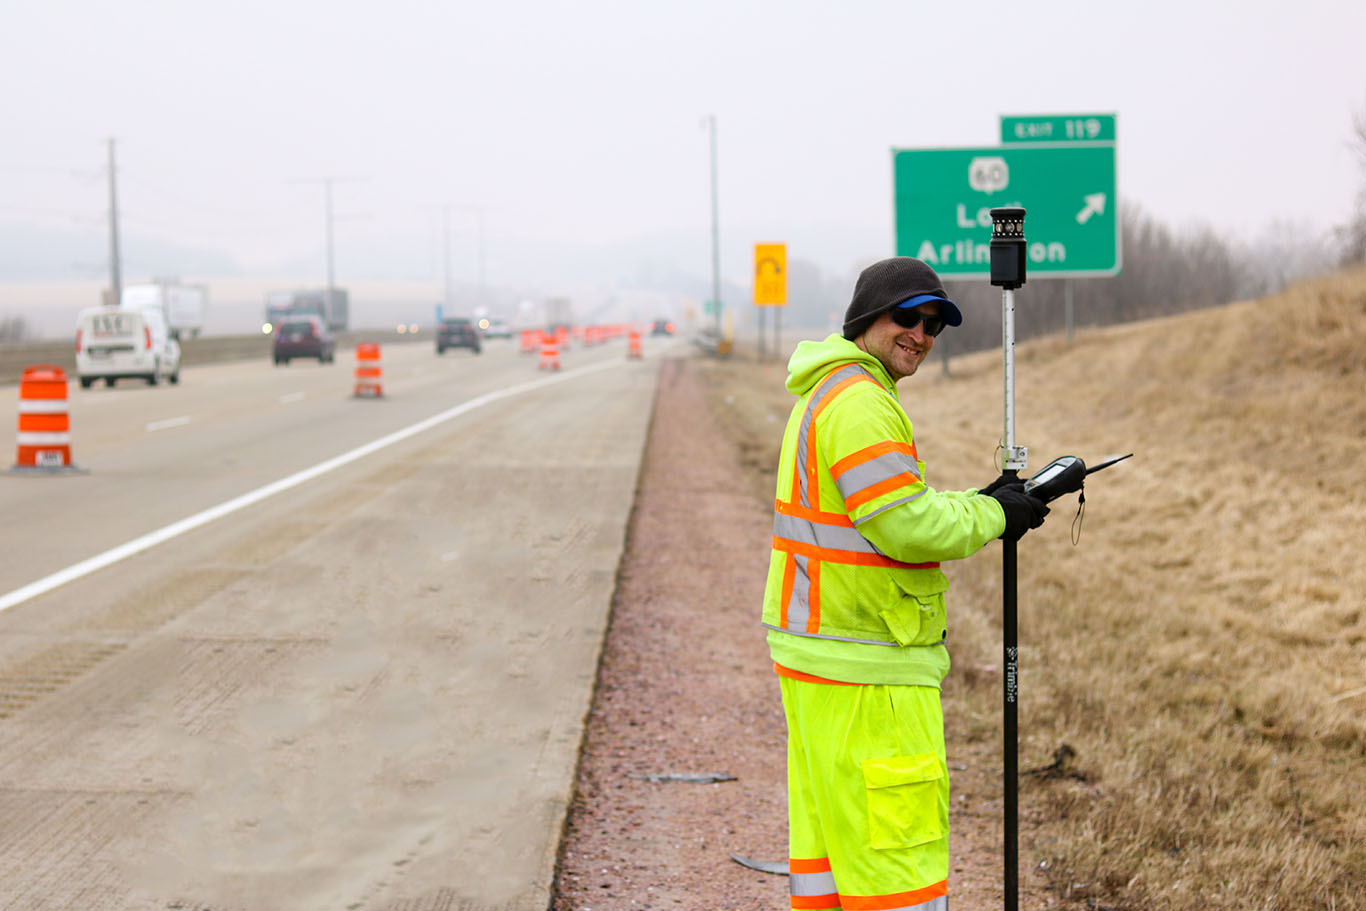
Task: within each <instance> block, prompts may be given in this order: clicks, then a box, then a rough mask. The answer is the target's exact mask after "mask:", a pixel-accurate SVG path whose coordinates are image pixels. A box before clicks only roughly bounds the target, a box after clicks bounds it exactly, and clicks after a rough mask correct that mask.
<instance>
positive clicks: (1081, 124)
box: [1001, 114, 1115, 143]
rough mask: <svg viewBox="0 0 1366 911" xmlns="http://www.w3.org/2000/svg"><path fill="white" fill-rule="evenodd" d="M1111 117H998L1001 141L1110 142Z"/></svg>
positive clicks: (1113, 116) (1088, 115) (1084, 115)
mask: <svg viewBox="0 0 1366 911" xmlns="http://www.w3.org/2000/svg"><path fill="white" fill-rule="evenodd" d="M1114 141H1115V115H1114V114H1038V115H1033V116H1028V115H1019V114H1002V115H1001V142H1003V143H1012V142H1114Z"/></svg>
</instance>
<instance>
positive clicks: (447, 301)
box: [441, 206, 454, 319]
mask: <svg viewBox="0 0 1366 911" xmlns="http://www.w3.org/2000/svg"><path fill="white" fill-rule="evenodd" d="M441 236H442V244H443V247H442V254H443V258H444V260H445V263H446V272H445V281H446V291H445V295H444V296H443V297H442V304H441V317H442V318H443V319H444V318H445V317H446V316H447V315H449V314H450V313H451V312H452V309H451V304H453V303H454V300H453V299H452V297H453V291H452V288H451V207H450V206H442V207H441Z"/></svg>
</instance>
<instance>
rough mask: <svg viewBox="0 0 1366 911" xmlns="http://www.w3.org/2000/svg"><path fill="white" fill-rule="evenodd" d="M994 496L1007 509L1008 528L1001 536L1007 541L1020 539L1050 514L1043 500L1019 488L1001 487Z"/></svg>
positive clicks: (1002, 507)
mask: <svg viewBox="0 0 1366 911" xmlns="http://www.w3.org/2000/svg"><path fill="white" fill-rule="evenodd" d="M992 496H993V497H995V498H996V502H998V503H1000V504H1001V509H1003V510H1004V511H1005V514H1006V530H1005V531H1004V532H1002V533H1001V537H1002V538H1003V539H1005V540H1007V541H1018V540H1020V539H1021V538H1023V537H1024V533H1025V532H1027V531H1029V530H1030V529H1031V528H1038V527H1039V526H1040V525H1042V524H1043V517H1044V516H1046V515H1048V507H1047V506H1046V505H1044V502H1043V500H1040V499H1038V498H1037V497H1031V496H1030V495H1029V494H1027V493H1025V492H1024V491H1023V490H1020V489H1018V488H1015V487H1000V488H997V489H996V491H995V492H994V493H992Z"/></svg>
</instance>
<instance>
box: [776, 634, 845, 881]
mask: <svg viewBox="0 0 1366 911" xmlns="http://www.w3.org/2000/svg"><path fill="white" fill-rule="evenodd" d="M773 673H775V674H777V675H778V676H779V677H790V678H791V679H793V680H801V681H804V682H806V683H833V684H834V685H835V686H863V685H864V684H862V683H850V682H849V681H848V680H830V679H829V678H827V677H817V676H816V675H815V674H808V673H806V672H804V671H794V670H793V669H792V668H790V667H783V666H782V665H781V664H779V663H778V662H776V661H775V662H773ZM821 862H822V861H805V860H804V861H802V863H821ZM823 862H824V864H825V869H824V870H798V869H796V868H794V867H792V866H791V865H790V864H789V865H788V869H789V870H791V871H792V872H793V873H825V872H826V871H828V870H829V869H830V859H829V858H828V857H827V858H825V859H824V861H823ZM793 863H796V861H793Z"/></svg>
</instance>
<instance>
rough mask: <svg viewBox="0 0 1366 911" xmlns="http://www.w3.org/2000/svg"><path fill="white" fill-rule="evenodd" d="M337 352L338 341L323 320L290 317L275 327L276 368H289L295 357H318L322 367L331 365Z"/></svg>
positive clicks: (306, 316)
mask: <svg viewBox="0 0 1366 911" xmlns="http://www.w3.org/2000/svg"><path fill="white" fill-rule="evenodd" d="M336 351H337V341H336V339H335V338H334V337H333V336H332V331H331V330H330V329H328V328H327V324H325V323H324V322H323V321H322V317H320V316H316V315H314V314H311V313H306V314H304V315H302V316H291V317H288V318H287V319H285V321H284V322H282V323H280V324H279V325H278V326H276V327H275V341H274V344H273V345H272V352H273V354H274V357H275V363H276V364H286V365H287V364H288V363H289V361H290V358H295V357H316V358H317V359H318V363H319V364H330V363H332V361H333V360H335V359H336Z"/></svg>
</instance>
